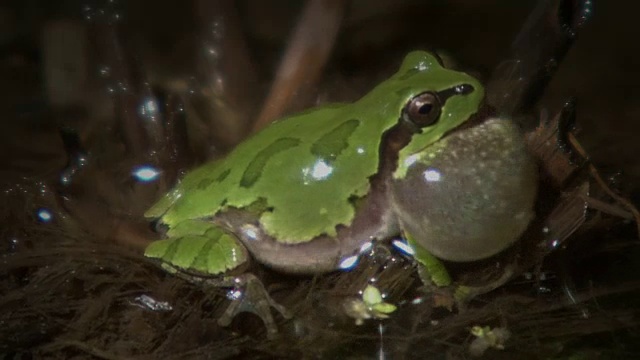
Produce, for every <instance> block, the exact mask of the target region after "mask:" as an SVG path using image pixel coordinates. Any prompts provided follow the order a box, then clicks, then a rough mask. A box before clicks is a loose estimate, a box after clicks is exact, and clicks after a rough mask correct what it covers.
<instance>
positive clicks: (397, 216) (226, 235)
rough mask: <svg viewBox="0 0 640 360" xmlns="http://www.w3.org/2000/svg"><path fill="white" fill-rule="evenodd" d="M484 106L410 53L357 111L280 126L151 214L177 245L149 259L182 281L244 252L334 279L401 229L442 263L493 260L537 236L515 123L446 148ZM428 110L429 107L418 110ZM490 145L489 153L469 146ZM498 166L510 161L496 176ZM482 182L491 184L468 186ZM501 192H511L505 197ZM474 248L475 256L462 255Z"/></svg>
mask: <svg viewBox="0 0 640 360" xmlns="http://www.w3.org/2000/svg"><path fill="white" fill-rule="evenodd" d="M421 94H422V95H421ZM424 94H426V98H425V95H424ZM483 97H484V93H483V88H482V86H481V85H480V83H478V81H477V80H475V79H474V78H472V77H470V76H469V75H467V74H465V73H462V72H457V71H452V70H449V69H445V68H443V67H442V66H441V65H440V64H439V63H438V61H437V60H436V58H434V57H433V56H431V55H430V54H428V53H425V52H413V53H410V54H409V55H407V57H406V58H405V61H404V62H403V64H402V66H401V68H400V69H399V71H398V72H397V73H396V74H395V75H393V76H392V77H391V78H389V79H388V80H387V81H385V82H383V83H381V84H380V85H379V86H377V87H376V88H375V89H373V90H372V91H371V92H370V93H369V94H367V95H366V96H365V97H363V98H362V99H360V100H358V101H357V102H354V103H352V104H340V105H329V106H324V107H321V108H317V109H312V110H309V111H306V112H304V113H301V114H298V115H295V116H292V117H289V118H286V119H283V120H280V121H278V122H276V123H274V124H272V125H271V126H269V127H268V128H266V129H265V130H263V131H262V132H260V133H258V134H256V135H255V136H253V137H252V138H250V139H248V140H247V141H245V142H244V143H242V144H241V145H239V146H238V147H237V148H236V149H235V150H234V151H233V152H232V153H230V154H229V155H228V156H227V157H225V158H224V159H222V160H218V161H215V162H211V163H208V164H205V165H203V166H202V167H200V168H198V169H196V170H194V171H192V172H191V173H189V174H188V175H187V176H185V178H184V179H183V180H182V182H181V183H180V184H179V185H178V186H176V188H175V189H174V190H172V191H171V192H169V193H168V194H167V195H166V196H165V197H164V198H163V199H161V200H160V201H159V202H158V203H157V204H156V205H155V206H154V207H152V208H151V209H150V210H149V211H148V212H147V214H146V216H147V217H149V218H160V222H161V223H163V224H165V225H166V226H168V228H169V231H168V233H167V238H166V239H164V240H160V241H156V242H154V243H153V244H152V245H150V246H149V247H148V248H147V250H146V252H145V254H146V256H149V257H154V258H160V259H161V260H163V261H164V262H166V263H168V264H170V265H172V266H174V267H177V268H179V269H188V270H194V271H197V272H201V273H205V274H218V273H221V272H224V271H225V270H227V269H232V268H234V267H236V266H238V265H240V264H242V263H243V262H244V261H245V260H246V259H247V253H246V251H245V248H246V249H248V250H249V252H250V253H251V255H253V257H255V258H256V259H257V260H258V261H260V262H262V263H264V264H266V265H269V266H271V267H274V268H276V269H279V270H282V271H285V272H294V273H318V272H325V271H331V270H334V269H336V267H337V266H338V263H339V262H340V261H341V260H342V259H343V258H345V257H347V256H351V255H353V254H355V253H357V251H358V249H359V248H360V247H361V246H362V245H363V244H364V243H366V242H368V241H371V240H375V239H383V238H385V237H388V236H391V235H395V234H398V233H399V232H400V230H401V229H403V230H405V231H408V232H410V233H411V235H412V236H413V237H414V238H415V239H416V240H417V242H418V243H419V244H421V245H423V246H425V247H426V248H427V249H428V250H430V251H431V250H432V249H431V248H433V249H434V250H435V253H436V255H438V256H441V257H443V258H448V259H451V260H463V261H467V260H476V259H480V258H483V257H486V256H490V255H493V254H495V253H496V252H498V251H500V250H502V249H503V248H505V247H507V246H508V245H509V244H511V243H512V242H513V241H514V240H515V239H517V237H518V236H519V235H520V233H521V232H522V230H524V227H526V224H527V223H528V222H529V220H530V218H531V216H532V210H531V209H532V204H533V198H534V195H535V185H531V184H532V183H533V181H529V180H526V179H529V178H532V179H535V176H534V175H533V174H532V171H531V170H532V169H533V167H532V165H531V163H530V160H529V159H528V157H527V155H526V153H525V152H524V146H523V144H522V142H521V141H520V139H519V134H518V132H517V131H516V130H515V129H514V128H513V126H512V125H510V123H509V122H507V121H494V122H495V124H494V122H491V124H493V125H492V126H489V127H480V128H477V129H476V130H470V129H466V130H462V131H459V132H452V135H448V136H446V137H445V134H447V133H448V132H450V131H451V130H453V129H455V128H456V127H458V126H459V125H461V124H463V123H464V122H466V121H467V120H468V119H470V118H471V117H472V116H473V115H474V114H475V113H477V112H478V110H479V109H480V107H481V105H482V100H483ZM424 99H426V100H424ZM434 99H435V100H434ZM424 101H427V107H420V106H418V107H416V104H418V105H422V104H423V102H424ZM505 124H506V125H505ZM494 125H495V126H494ZM504 129H507V130H504ZM458 133H459V134H469V135H468V136H463V135H456V134H458ZM454 135H455V136H454ZM443 137H444V138H443ZM485 137H487V138H490V139H492V140H491V141H489V142H485V143H483V144H482V145H474V143H475V142H476V141H480V142H482V141H481V140H482V139H483V138H485ZM501 137H506V138H507V139H509V140H508V141H506V142H505V143H504V144H503V145H501V146H500V147H499V148H496V149H494V150H488V151H487V154H486V156H480V157H477V158H476V157H473V156H472V155H474V156H475V154H476V153H477V151H479V148H478V146H488V147H489V148H491V146H492V143H494V142H495V141H494V140H496V139H498V140H499V139H500V138H501ZM458 147H463V148H464V150H462V151H461V152H460V153H461V157H458V156H457V155H455V152H456V149H457V148H458ZM492 157H514V159H512V160H508V161H504V162H501V163H496V162H492V161H491V159H492ZM480 164H484V165H483V166H484V167H483V169H482V170H479V171H478V172H477V173H474V174H473V175H469V172H468V171H462V172H460V171H458V172H456V171H455V169H459V168H460V169H466V170H470V169H476V167H477V168H478V169H480ZM458 166H459V167H458ZM430 167H437V168H439V169H440V172H441V174H444V175H445V177H446V179H447V181H446V182H442V183H439V184H437V185H438V186H434V184H431V182H427V183H425V181H424V180H422V181H421V180H416V179H424V175H421V174H422V173H424V171H426V170H427V169H428V168H430ZM486 168H489V170H488V171H487V170H484V169H486ZM494 173H495V179H493V175H494ZM476 175H477V176H476ZM478 176H479V177H480V178H481V177H482V176H488V177H490V178H491V181H487V182H485V183H484V184H475V185H474V181H476V180H477V179H478ZM445 183H446V184H448V185H447V186H445V187H443V186H442V185H443V184H445ZM425 185H426V186H425ZM519 186H525V188H524V189H523V191H524V192H526V193H527V195H524V196H522V197H520V198H515V200H516V203H517V205H513V206H512V205H509V204H507V205H505V206H501V207H499V209H498V210H491V209H489V210H488V215H487V216H482V215H481V214H482V213H483V212H485V211H487V209H486V208H487V207H488V206H489V205H490V203H493V202H496V201H498V202H500V201H502V200H504V201H507V203H509V201H508V200H509V199H510V198H512V197H513V195H514V193H515V192H517V191H516V189H517V188H518V187H519ZM501 187H502V188H504V189H507V191H505V192H504V193H501V192H500V191H499V189H500V188H501ZM463 192H465V195H464V196H462V197H461V196H460V194H461V193H463ZM447 194H449V195H447ZM450 195H451V196H450ZM454 195H455V196H454ZM478 196H480V198H483V199H484V197H488V199H485V200H483V201H478V202H474V201H467V202H462V203H464V204H470V205H464V206H465V207H468V206H471V207H473V206H475V207H476V208H475V209H467V210H465V211H463V212H458V211H457V210H456V206H457V205H456V204H462V203H458V202H457V201H459V200H460V199H461V198H464V199H473V198H478ZM411 199H414V200H415V199H420V201H411ZM455 199H458V200H455ZM439 209H445V210H439ZM512 213H518V214H521V215H518V217H517V219H516V220H518V221H517V223H518V224H517V225H515V226H513V227H512V228H509V229H505V230H504V231H502V230H500V231H497V232H496V231H493V230H491V231H485V230H483V225H482V224H483V223H484V224H488V222H487V221H489V220H491V221H493V222H494V223H498V222H500V221H511V220H513V219H511V218H509V219H508V220H504V219H503V217H504V216H505V215H509V216H511V214H512ZM488 219H489V220H488ZM434 223H438V224H442V226H439V227H437V228H435V227H434V226H433V224H434ZM491 224H492V226H493V223H491ZM460 229H467V230H460ZM469 234H472V235H473V236H469ZM476 235H477V236H476ZM236 238H237V239H239V240H240V242H241V243H242V244H243V245H241V244H240V243H238V242H237V241H236ZM469 238H471V239H470V241H473V245H472V246H468V244H465V239H469ZM447 242H450V243H451V244H452V246H451V249H452V251H447V250H446V249H447ZM483 243H484V244H483ZM452 253H453V254H452ZM457 253H459V254H460V255H459V256H458V255H456V254H457Z"/></svg>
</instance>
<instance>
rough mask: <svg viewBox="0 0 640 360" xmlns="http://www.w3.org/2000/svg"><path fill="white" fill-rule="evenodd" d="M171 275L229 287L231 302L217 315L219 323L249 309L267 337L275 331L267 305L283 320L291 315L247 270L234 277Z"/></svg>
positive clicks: (200, 282)
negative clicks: (260, 322)
mask: <svg viewBox="0 0 640 360" xmlns="http://www.w3.org/2000/svg"><path fill="white" fill-rule="evenodd" d="M174 275H175V276H177V277H179V278H181V279H183V280H186V281H188V282H190V283H194V284H199V285H203V286H207V287H215V288H233V290H232V291H230V292H229V294H230V295H229V296H228V298H229V300H231V303H230V304H229V306H228V307H227V308H226V310H225V311H224V313H223V314H222V315H221V316H220V317H219V318H218V325H220V326H229V325H230V324H231V321H232V320H233V319H234V318H235V317H236V315H238V314H239V313H241V312H250V313H253V314H255V315H257V316H258V317H259V318H260V319H262V322H264V325H265V327H266V328H267V336H268V337H269V338H270V339H271V338H274V337H275V336H276V334H277V333H278V327H277V326H276V322H275V320H274V318H273V315H272V313H271V308H274V309H276V310H277V311H278V312H279V313H280V315H282V317H284V318H285V319H290V318H292V317H293V315H292V314H291V313H290V312H289V311H288V310H287V309H286V308H285V307H284V306H282V305H280V304H278V303H277V302H276V301H275V300H273V299H272V298H271V296H270V295H269V292H268V291H267V289H265V287H264V285H263V284H262V281H260V279H258V278H257V277H256V276H255V275H253V274H251V273H244V274H240V275H238V276H219V277H202V276H193V275H190V274H187V273H184V272H180V271H176V272H175V273H174Z"/></svg>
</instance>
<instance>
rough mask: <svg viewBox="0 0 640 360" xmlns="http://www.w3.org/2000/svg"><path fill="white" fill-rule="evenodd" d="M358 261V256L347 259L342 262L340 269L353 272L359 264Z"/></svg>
mask: <svg viewBox="0 0 640 360" xmlns="http://www.w3.org/2000/svg"><path fill="white" fill-rule="evenodd" d="M358 260H359V258H358V255H353V256H349V257H346V258H344V259H342V261H340V264H338V269H340V270H351V269H353V268H354V267H355V266H356V265H357V264H358Z"/></svg>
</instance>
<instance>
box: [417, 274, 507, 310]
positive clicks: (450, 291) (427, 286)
mask: <svg viewBox="0 0 640 360" xmlns="http://www.w3.org/2000/svg"><path fill="white" fill-rule="evenodd" d="M515 269H516V267H515V265H514V266H507V267H505V268H504V270H503V272H502V274H500V277H499V278H497V279H495V280H492V281H490V282H488V283H486V284H484V285H480V286H469V285H464V284H459V283H453V284H448V285H437V284H435V283H434V281H429V280H430V278H427V277H426V276H421V278H422V281H423V287H422V291H424V292H425V293H428V294H430V296H432V298H433V305H434V306H435V307H444V308H447V309H449V310H450V311H451V310H453V308H454V307H455V308H457V309H458V311H460V312H462V311H465V310H466V308H467V304H468V303H469V302H470V301H471V300H473V299H474V298H475V297H477V296H479V295H482V294H486V293H488V292H491V291H493V290H495V289H497V288H499V287H500V286H502V285H504V284H506V283H507V282H508V281H509V280H511V278H513V275H514V274H515ZM419 273H420V272H419Z"/></svg>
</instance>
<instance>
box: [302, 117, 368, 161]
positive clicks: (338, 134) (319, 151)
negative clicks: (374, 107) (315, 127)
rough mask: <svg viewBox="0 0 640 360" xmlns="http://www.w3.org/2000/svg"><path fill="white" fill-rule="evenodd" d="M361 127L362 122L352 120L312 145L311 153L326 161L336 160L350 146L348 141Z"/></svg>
mask: <svg viewBox="0 0 640 360" xmlns="http://www.w3.org/2000/svg"><path fill="white" fill-rule="evenodd" d="M359 125H360V120H358V119H351V120H347V121H345V122H343V123H342V124H340V125H338V126H336V127H335V128H334V129H332V130H330V131H328V132H327V133H325V134H324V135H322V136H321V137H320V138H319V139H318V140H316V141H315V142H314V143H313V145H311V153H312V154H314V155H316V156H318V157H320V158H322V159H325V160H329V161H332V160H335V159H336V158H337V157H338V155H340V153H341V152H342V151H343V150H344V149H346V148H347V147H348V146H349V142H348V139H349V137H350V136H351V134H353V132H354V131H355V130H356V128H357V127H358V126H359Z"/></svg>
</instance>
